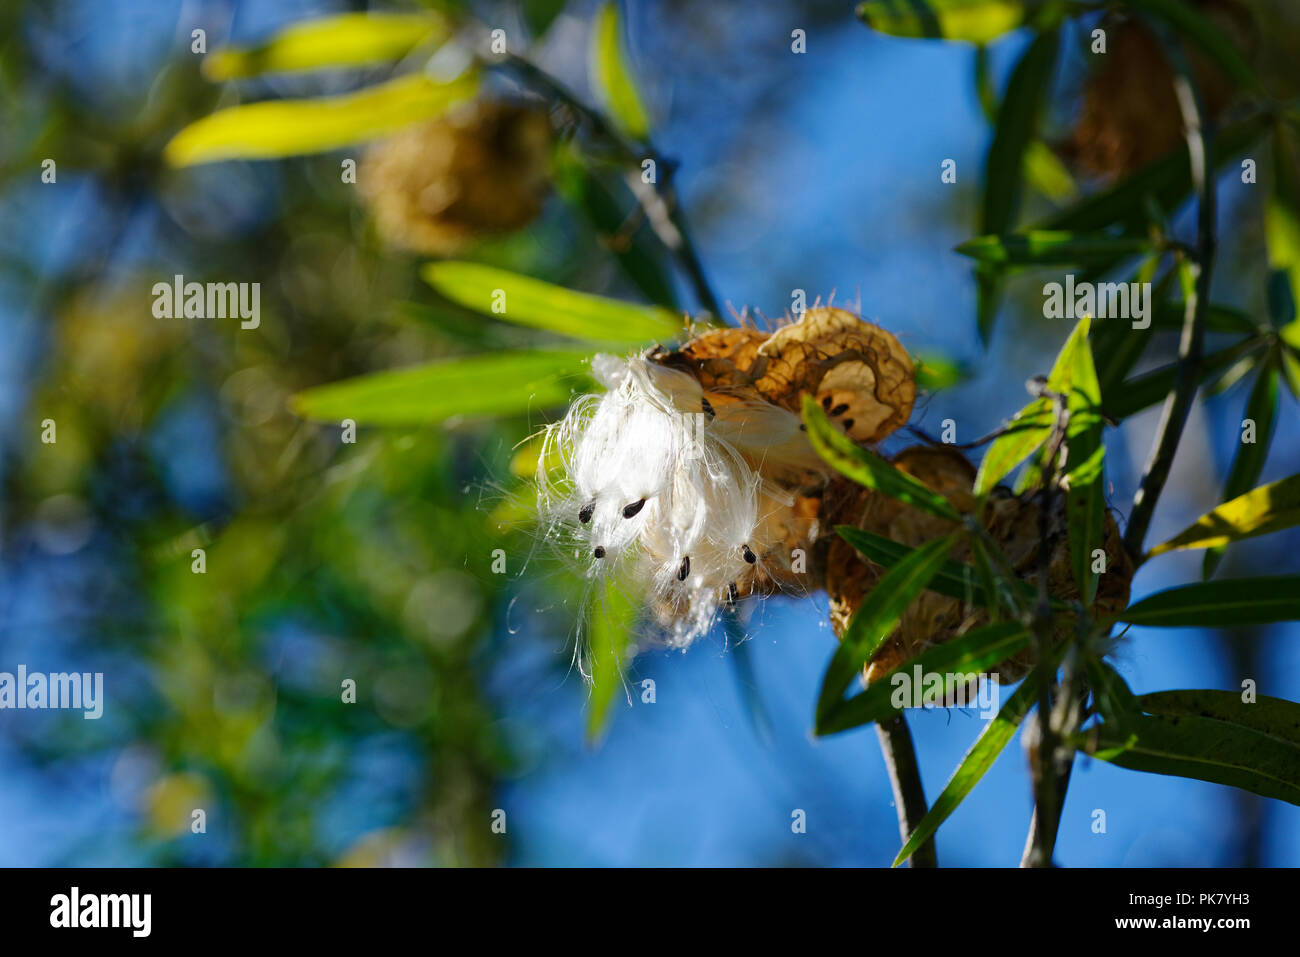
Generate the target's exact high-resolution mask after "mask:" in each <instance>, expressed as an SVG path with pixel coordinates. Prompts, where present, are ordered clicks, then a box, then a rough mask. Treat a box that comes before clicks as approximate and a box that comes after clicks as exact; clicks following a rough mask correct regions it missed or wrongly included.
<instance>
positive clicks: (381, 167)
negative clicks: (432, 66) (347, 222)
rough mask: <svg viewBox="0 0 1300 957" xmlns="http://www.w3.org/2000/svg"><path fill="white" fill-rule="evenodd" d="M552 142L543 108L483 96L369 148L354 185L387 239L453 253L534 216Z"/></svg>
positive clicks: (410, 246) (433, 251) (546, 177)
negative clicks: (357, 185)
mask: <svg viewBox="0 0 1300 957" xmlns="http://www.w3.org/2000/svg"><path fill="white" fill-rule="evenodd" d="M550 143H551V129H550V124H549V122H548V120H547V118H546V115H545V114H544V113H542V112H540V111H538V110H535V109H531V108H528V107H522V106H515V105H512V104H507V103H500V102H494V101H488V100H481V101H478V102H475V103H473V104H469V105H468V106H466V107H462V108H459V109H456V110H453V111H452V112H450V113H448V114H447V115H445V116H443V117H440V118H438V119H436V120H433V121H432V122H429V123H424V124H421V125H419V126H413V127H411V128H409V129H406V130H403V131H401V132H399V133H398V134H397V135H395V136H393V137H390V138H389V139H386V140H384V141H382V142H381V143H379V144H377V145H376V146H374V147H373V148H371V150H370V151H369V152H368V153H367V155H366V157H365V159H364V160H363V163H362V168H361V170H360V173H359V176H358V179H359V185H360V187H361V190H362V195H363V196H364V197H365V199H366V201H367V203H368V204H369V206H370V212H371V215H372V216H373V218H374V221H375V226H376V228H377V230H378V232H379V234H380V235H381V236H382V237H383V238H384V239H385V240H386V241H387V242H388V243H390V244H391V245H394V246H398V247H402V248H405V249H410V250H412V251H414V252H420V253H429V254H432V255H437V256H448V255H454V254H456V253H459V252H461V251H462V250H463V249H464V248H465V247H466V246H468V245H469V243H470V242H472V241H473V240H474V239H477V238H479V237H482V236H488V235H493V234H499V233H504V232H511V231H513V230H516V229H520V228H522V227H524V226H526V225H527V224H528V223H530V222H532V221H533V220H534V219H535V218H537V215H538V213H540V212H541V208H542V201H543V199H544V198H545V196H546V192H547V189H548V185H549V177H550V164H549V152H550Z"/></svg>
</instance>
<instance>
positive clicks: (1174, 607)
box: [1115, 575, 1300, 628]
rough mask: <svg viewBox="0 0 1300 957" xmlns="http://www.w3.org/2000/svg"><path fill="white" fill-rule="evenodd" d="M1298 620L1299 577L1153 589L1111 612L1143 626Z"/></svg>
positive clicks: (1242, 579) (1131, 622)
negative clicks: (1122, 609)
mask: <svg viewBox="0 0 1300 957" xmlns="http://www.w3.org/2000/svg"><path fill="white" fill-rule="evenodd" d="M1296 619H1300V576H1297V575H1277V576H1273V577H1266V578H1231V579H1227V580H1225V581H1217V582H1197V583H1196V584H1193V585H1182V586H1179V587H1178V588H1169V589H1166V590H1165V591H1161V592H1156V593H1155V594H1154V595H1151V596H1150V597H1149V598H1144V599H1142V600H1141V601H1140V602H1138V603H1137V604H1136V605H1132V606H1130V607H1129V608H1128V609H1126V610H1125V611H1122V612H1120V613H1119V614H1118V615H1116V616H1115V620H1116V621H1125V622H1128V623H1129V624H1133V625H1143V626H1145V627H1148V628H1214V627H1217V626H1225V627H1237V626H1240V625H1267V624H1272V623H1273V622H1278V621H1295V620H1296Z"/></svg>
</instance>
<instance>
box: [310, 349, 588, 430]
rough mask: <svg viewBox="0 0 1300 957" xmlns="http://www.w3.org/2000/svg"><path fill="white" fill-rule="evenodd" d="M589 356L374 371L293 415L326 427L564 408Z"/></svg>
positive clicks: (532, 355)
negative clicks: (329, 424) (351, 421)
mask: <svg viewBox="0 0 1300 957" xmlns="http://www.w3.org/2000/svg"><path fill="white" fill-rule="evenodd" d="M589 358H590V353H589V352H543V351H536V352H498V353H492V354H489V355H482V356H470V357H468V358H464V359H443V360H439V361H437V362H430V363H428V364H426V365H420V366H414V367H412V368H407V369H393V370H390V371H385V372H374V373H371V374H369V375H363V376H358V377H357V378H354V379H345V380H344V381H342V382H334V383H331V384H329V385H323V386H317V387H316V388H314V389H307V390H306V391H304V392H299V393H298V394H297V395H295V396H294V397H293V399H292V401H291V407H292V408H293V410H294V412H296V413H297V414H298V415H301V416H303V417H305V418H309V419H315V420H317V421H322V422H341V421H342V420H343V419H354V420H355V421H356V422H358V423H359V424H365V425H407V426H410V425H428V424H431V423H434V422H442V421H443V420H445V419H449V418H452V417H458V418H459V417H481V416H496V415H516V414H521V413H525V412H531V411H535V410H540V409H547V408H554V407H556V406H562V405H566V404H567V403H568V401H569V398H570V396H571V395H572V391H573V385H574V384H578V383H585V382H586V369H585V362H586V360H587V359H589Z"/></svg>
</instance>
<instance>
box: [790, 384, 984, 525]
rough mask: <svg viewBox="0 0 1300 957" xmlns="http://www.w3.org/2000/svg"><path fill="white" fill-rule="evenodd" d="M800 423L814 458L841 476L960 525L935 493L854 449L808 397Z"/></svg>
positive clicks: (948, 505) (955, 514)
mask: <svg viewBox="0 0 1300 957" xmlns="http://www.w3.org/2000/svg"><path fill="white" fill-rule="evenodd" d="M803 421H804V425H806V426H807V428H808V439H809V441H810V442H811V443H812V447H813V448H814V449H816V451H817V454H818V455H820V456H821V457H822V458H823V459H825V460H826V462H827V463H828V464H829V465H830V466H831V467H832V468H834V469H835V470H836V471H838V472H839V473H841V474H842V475H844V476H846V477H848V478H851V479H853V481H855V482H857V483H858V484H859V485H865V486H866V487H867V488H870V489H874V490H875V491H877V492H880V493H881V494H882V495H888V496H889V497H890V498H896V499H898V500H899V501H900V502H903V503H905V504H907V505H911V506H913V507H914V508H919V509H921V510H922V511H923V512H929V513H930V514H931V515H936V516H938V517H939V518H946V519H950V520H951V521H954V522H960V521H961V513H960V512H958V511H957V510H956V509H955V508H953V506H952V504H951V503H950V502H949V501H948V500H947V499H946V498H944V497H943V496H942V495H940V494H939V493H938V492H934V491H931V490H930V489H929V488H927V487H926V486H925V485H924V484H922V483H921V482H920V480H918V479H915V478H913V477H912V476H910V475H908V474H907V473H906V472H902V471H899V470H898V469H896V468H894V466H892V465H890V464H889V463H888V462H886V461H885V460H884V459H882V458H881V457H880V456H879V455H876V454H875V453H874V452H869V451H867V450H866V449H864V448H860V447H858V446H857V445H855V444H854V443H853V440H852V439H850V438H849V437H848V436H846V435H845V434H844V433H843V432H841V431H840V430H839V429H838V428H836V427H835V426H834V425H832V424H831V420H830V419H828V418H827V417H826V413H825V411H823V409H822V407H821V406H820V405H818V403H817V400H816V399H814V398H813V397H812V396H810V395H804V397H803Z"/></svg>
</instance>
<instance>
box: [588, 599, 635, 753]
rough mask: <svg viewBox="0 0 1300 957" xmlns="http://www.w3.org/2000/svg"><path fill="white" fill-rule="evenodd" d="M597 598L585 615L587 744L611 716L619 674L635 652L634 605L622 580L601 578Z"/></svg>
mask: <svg viewBox="0 0 1300 957" xmlns="http://www.w3.org/2000/svg"><path fill="white" fill-rule="evenodd" d="M600 596H601V598H600V601H598V602H597V603H596V604H595V605H594V606H593V607H592V608H591V610H590V612H589V614H588V619H587V622H588V625H587V627H588V631H587V655H588V664H589V666H590V669H591V697H590V699H588V701H587V743H588V744H595V743H597V742H598V741H599V740H600V738H601V736H602V735H604V733H605V731H606V729H607V728H608V726H609V720H610V718H612V717H613V704H614V701H615V700H616V699H617V697H618V692H619V691H621V690H622V689H623V673H624V671H625V670H626V669H627V666H628V664H629V663H630V661H631V658H632V656H633V654H634V653H635V651H636V642H635V637H636V635H635V626H636V617H637V613H636V605H635V603H634V602H633V601H632V599H631V598H630V597H629V595H628V594H627V592H626V591H625V589H624V583H622V582H620V580H619V579H618V578H617V577H615V576H611V577H609V578H607V579H606V580H605V583H604V587H603V588H602V589H601V591H600Z"/></svg>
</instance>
